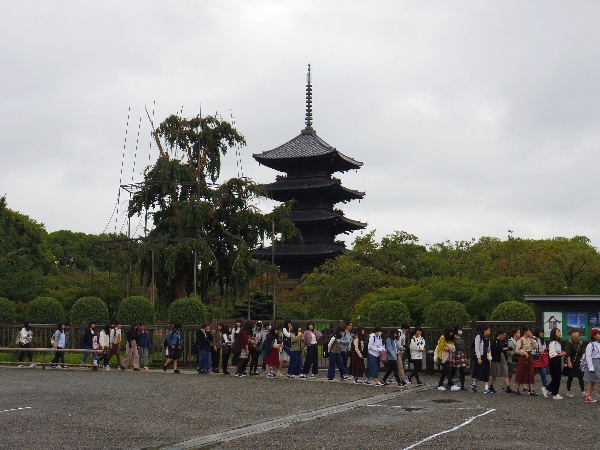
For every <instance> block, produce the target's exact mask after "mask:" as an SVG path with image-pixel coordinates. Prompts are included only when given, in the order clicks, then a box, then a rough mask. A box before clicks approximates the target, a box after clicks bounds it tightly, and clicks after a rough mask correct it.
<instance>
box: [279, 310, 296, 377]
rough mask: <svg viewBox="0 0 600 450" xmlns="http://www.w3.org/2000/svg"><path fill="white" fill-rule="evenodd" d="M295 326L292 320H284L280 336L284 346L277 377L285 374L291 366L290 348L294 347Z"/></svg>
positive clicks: (280, 352)
mask: <svg viewBox="0 0 600 450" xmlns="http://www.w3.org/2000/svg"><path fill="white" fill-rule="evenodd" d="M293 332H294V330H293V325H292V321H291V320H287V319H286V320H284V321H283V327H282V329H281V334H280V335H279V336H280V338H281V341H282V343H283V346H282V347H281V349H280V350H279V369H278V370H277V376H278V377H280V376H282V374H283V372H282V371H283V368H284V367H285V365H286V364H287V365H288V366H289V362H290V348H291V346H292V334H293Z"/></svg>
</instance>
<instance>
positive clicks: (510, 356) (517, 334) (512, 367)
mask: <svg viewBox="0 0 600 450" xmlns="http://www.w3.org/2000/svg"><path fill="white" fill-rule="evenodd" d="M519 339H521V330H520V329H518V328H517V329H515V330H513V332H512V337H511V338H510V339H509V340H508V343H507V344H506V345H507V347H508V351H507V352H506V360H507V361H506V364H507V366H508V386H509V387H510V383H511V380H512V377H513V375H514V374H515V371H516V370H517V360H518V359H519V355H518V354H517V353H516V352H515V347H516V346H517V341H518V340H519ZM511 392H513V393H514V391H513V390H512V389H511Z"/></svg>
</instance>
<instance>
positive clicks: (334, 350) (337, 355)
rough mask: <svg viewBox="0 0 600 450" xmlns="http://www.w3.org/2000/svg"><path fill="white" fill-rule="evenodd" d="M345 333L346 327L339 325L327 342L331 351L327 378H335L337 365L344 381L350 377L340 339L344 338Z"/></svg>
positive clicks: (330, 379) (331, 379)
mask: <svg viewBox="0 0 600 450" xmlns="http://www.w3.org/2000/svg"><path fill="white" fill-rule="evenodd" d="M343 334H344V328H342V327H338V329H337V330H336V332H335V334H334V335H333V336H331V339H330V340H329V343H328V344H327V349H328V351H329V368H328V370H327V379H328V380H329V381H333V380H335V368H336V366H337V368H338V370H339V371H340V377H341V380H342V381H345V380H348V379H350V375H348V371H347V370H346V367H344V363H343V361H342V355H341V344H340V340H341V339H342V335H343Z"/></svg>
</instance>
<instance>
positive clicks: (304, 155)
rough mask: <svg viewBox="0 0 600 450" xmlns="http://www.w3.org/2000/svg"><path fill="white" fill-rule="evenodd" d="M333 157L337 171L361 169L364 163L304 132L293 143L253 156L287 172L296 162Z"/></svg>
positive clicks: (262, 162) (261, 161)
mask: <svg viewBox="0 0 600 450" xmlns="http://www.w3.org/2000/svg"><path fill="white" fill-rule="evenodd" d="M329 155H330V156H331V158H332V163H333V165H334V167H335V171H346V170H351V169H358V168H360V167H361V166H362V165H363V163H361V162H359V161H356V160H354V159H352V158H350V157H349V156H346V155H344V154H343V153H341V152H339V151H337V150H336V149H335V148H334V147H332V146H331V145H329V144H328V143H327V142H325V141H324V140H323V139H321V138H320V137H319V136H317V134H316V133H306V132H303V133H302V134H299V135H298V136H296V137H295V138H294V139H292V140H291V141H288V142H286V143H285V144H283V145H280V146H279V147H277V148H274V149H273V150H268V151H266V152H263V153H259V154H256V153H255V154H254V155H252V156H253V157H254V159H256V160H257V161H258V162H259V163H261V164H264V165H265V166H267V167H270V168H272V169H275V170H280V171H282V172H285V171H286V170H284V169H285V168H286V167H288V166H289V164H290V162H293V161H294V160H305V159H312V158H316V157H323V156H329Z"/></svg>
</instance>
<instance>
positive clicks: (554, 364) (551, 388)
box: [546, 356, 562, 395]
mask: <svg viewBox="0 0 600 450" xmlns="http://www.w3.org/2000/svg"><path fill="white" fill-rule="evenodd" d="M561 360H562V358H561V357H560V356H555V357H554V358H550V363H549V364H548V369H550V376H551V377H552V381H551V382H550V383H548V387H547V388H546V389H548V392H550V394H552V395H557V394H558V390H559V389H560V377H561V374H560V373H561V371H562V364H561Z"/></svg>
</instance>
